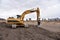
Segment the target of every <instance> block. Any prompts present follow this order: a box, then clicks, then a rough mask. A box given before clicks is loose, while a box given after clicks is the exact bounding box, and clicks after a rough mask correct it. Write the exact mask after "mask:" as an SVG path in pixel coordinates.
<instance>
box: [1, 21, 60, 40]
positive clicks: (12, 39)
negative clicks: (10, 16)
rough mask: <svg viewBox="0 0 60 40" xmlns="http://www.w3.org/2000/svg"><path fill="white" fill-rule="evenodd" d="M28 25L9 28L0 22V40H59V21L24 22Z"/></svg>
mask: <svg viewBox="0 0 60 40" xmlns="http://www.w3.org/2000/svg"><path fill="white" fill-rule="evenodd" d="M25 23H27V24H29V27H27V28H25V27H18V28H16V29H12V28H9V26H7V24H5V23H0V40H60V23H59V22H41V25H40V26H39V27H37V26H36V24H37V23H36V22H25Z"/></svg>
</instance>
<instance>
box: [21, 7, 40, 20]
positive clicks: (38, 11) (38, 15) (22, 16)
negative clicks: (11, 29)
mask: <svg viewBox="0 0 60 40" xmlns="http://www.w3.org/2000/svg"><path fill="white" fill-rule="evenodd" d="M33 12H36V15H37V21H38V20H39V17H40V10H39V8H37V9H36V10H34V9H33V10H26V11H25V12H23V13H22V15H21V17H20V20H24V17H25V15H26V14H30V13H33Z"/></svg>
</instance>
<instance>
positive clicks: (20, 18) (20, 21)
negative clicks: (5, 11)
mask: <svg viewBox="0 0 60 40" xmlns="http://www.w3.org/2000/svg"><path fill="white" fill-rule="evenodd" d="M33 12H36V15H37V22H38V25H39V24H40V21H39V20H40V19H39V17H40V10H39V8H37V9H30V10H26V11H24V12H23V13H22V15H17V18H14V17H9V18H7V23H8V24H11V27H12V28H16V27H17V26H25V27H28V24H25V23H24V17H25V15H26V14H30V13H33Z"/></svg>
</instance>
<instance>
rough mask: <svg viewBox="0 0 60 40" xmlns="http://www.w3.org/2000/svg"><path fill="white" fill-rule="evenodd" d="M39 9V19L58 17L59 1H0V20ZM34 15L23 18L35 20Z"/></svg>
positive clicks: (59, 12)
mask: <svg viewBox="0 0 60 40" xmlns="http://www.w3.org/2000/svg"><path fill="white" fill-rule="evenodd" d="M37 7H39V8H40V11H41V18H54V17H60V0H0V18H8V17H9V16H14V17H15V16H16V15H17V14H19V15H21V14H22V13H23V12H24V11H25V10H27V9H32V8H37ZM35 17H36V14H35V13H32V14H28V15H26V17H25V18H32V19H35Z"/></svg>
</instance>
